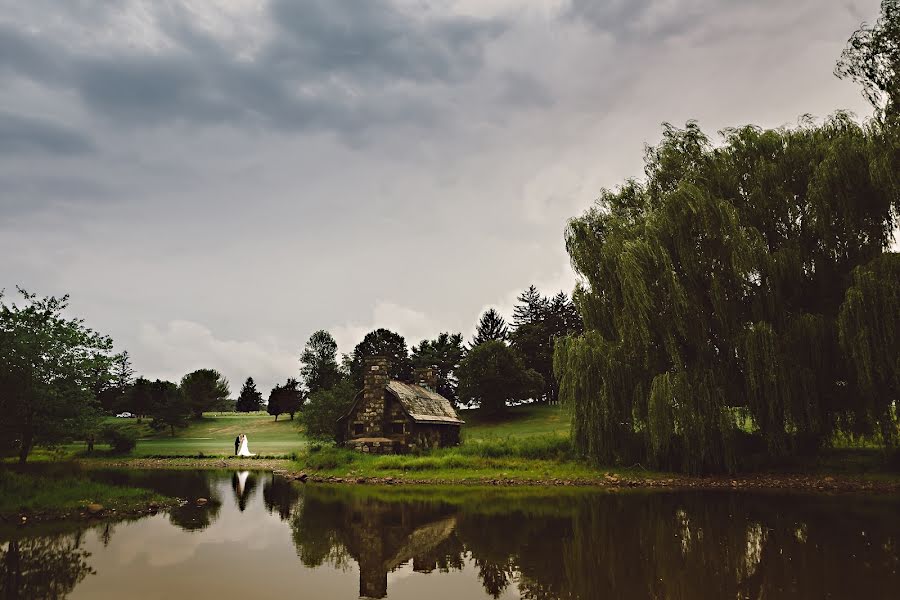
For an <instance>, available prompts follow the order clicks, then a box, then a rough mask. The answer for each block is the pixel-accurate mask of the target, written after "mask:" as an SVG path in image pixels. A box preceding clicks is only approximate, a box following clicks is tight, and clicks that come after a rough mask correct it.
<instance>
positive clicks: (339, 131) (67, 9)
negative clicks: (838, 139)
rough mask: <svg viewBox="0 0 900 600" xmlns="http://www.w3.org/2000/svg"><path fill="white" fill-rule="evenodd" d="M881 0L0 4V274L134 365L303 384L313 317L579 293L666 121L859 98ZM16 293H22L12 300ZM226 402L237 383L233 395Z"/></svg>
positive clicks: (388, 313) (406, 314) (162, 373)
mask: <svg viewBox="0 0 900 600" xmlns="http://www.w3.org/2000/svg"><path fill="white" fill-rule="evenodd" d="M877 14H878V2H877V0H792V1H791V2H785V1H783V0H757V1H755V2H737V1H730V0H653V1H651V0H527V1H526V0H227V1H226V0H221V1H219V2H212V1H200V0H180V1H174V0H171V1H164V0H121V1H112V0H66V1H65V2H63V1H60V0H29V1H28V2H22V1H20V0H0V256H2V260H0V288H5V289H6V294H7V296H12V295H14V293H15V286H16V285H20V286H22V287H25V288H26V289H28V290H30V291H33V292H37V293H39V294H42V295H47V294H63V293H70V294H71V296H72V300H71V307H72V312H73V313H75V314H78V315H80V316H83V317H84V318H85V319H86V320H87V323H88V324H89V325H90V326H92V327H94V328H96V329H98V330H100V331H103V332H104V333H108V334H110V335H112V336H113V338H114V340H115V342H116V345H117V347H118V348H119V349H128V350H129V351H130V352H131V354H132V356H133V358H134V364H135V367H136V369H137V371H138V372H139V373H142V374H144V375H146V376H150V377H154V378H155V377H162V378H169V379H172V380H177V379H178V378H179V377H180V376H181V375H182V374H184V373H186V372H188V371H190V370H193V369H196V368H200V367H213V368H217V369H219V370H220V371H222V372H223V373H225V375H226V376H227V377H228V378H229V380H230V381H231V383H232V388H233V390H236V389H237V388H238V387H239V386H240V382H241V381H242V380H243V379H244V378H245V377H246V376H248V375H252V376H253V377H254V378H256V379H257V381H258V382H259V383H260V384H261V387H263V388H267V387H268V386H271V385H272V384H274V383H275V382H276V381H277V380H282V379H284V378H285V377H288V376H292V375H296V372H297V358H298V356H299V352H300V348H301V347H302V345H303V343H304V342H305V341H306V339H307V338H308V337H309V335H310V334H311V333H312V332H313V331H314V330H315V329H319V328H325V329H328V330H330V331H331V332H332V333H333V334H334V335H335V337H336V338H337V340H338V343H339V345H340V347H341V350H342V351H349V350H351V349H352V347H353V345H354V344H356V343H357V342H358V341H359V340H360V339H361V338H362V336H363V334H365V332H367V331H369V330H371V329H373V328H374V327H379V326H380V327H388V328H391V329H394V330H396V331H398V332H400V333H401V334H403V335H404V336H406V338H407V341H408V342H411V343H412V342H415V341H418V340H419V339H421V338H423V337H428V336H433V335H435V334H437V333H438V332H440V331H448V330H449V331H462V332H463V333H464V334H465V335H466V336H469V335H470V334H471V332H472V330H473V328H474V325H475V321H476V320H477V318H478V316H479V314H480V312H481V311H482V310H483V309H484V308H485V307H487V306H496V307H498V308H500V309H501V310H502V311H503V312H504V313H506V314H508V313H509V312H510V309H511V306H512V303H513V301H514V299H515V296H516V295H517V294H518V293H519V291H521V290H522V289H523V288H525V287H526V286H527V285H528V284H530V283H535V284H537V285H538V286H539V287H540V288H541V289H542V290H544V291H545V292H547V293H554V292H556V291H559V290H560V289H562V290H565V291H567V292H568V291H570V290H571V288H572V286H573V285H574V281H575V280H574V276H573V274H572V272H571V269H570V267H569V265H568V260H567V256H566V254H565V249H564V247H563V230H564V228H565V224H566V220H567V219H568V218H570V217H572V216H574V215H576V214H578V213H580V212H581V211H583V210H584V209H585V208H587V207H588V206H589V205H590V204H591V202H592V201H593V200H594V199H595V198H596V197H597V196H598V193H599V191H600V189H602V188H604V187H614V186H616V185H617V184H619V183H621V182H622V181H623V180H624V179H625V178H626V177H630V176H639V175H640V173H641V168H642V154H643V146H644V144H645V143H647V142H650V143H655V142H656V141H657V140H658V139H659V136H660V124H661V123H662V122H671V123H673V124H676V125H683V124H684V122H685V121H686V120H688V119H697V120H698V121H699V122H700V124H701V126H702V127H703V128H704V130H705V131H707V132H709V133H710V134H712V133H714V132H715V131H717V130H719V129H721V128H723V127H727V126H731V125H742V124H746V123H755V124H759V125H763V126H767V127H775V126H780V125H791V124H794V123H796V121H797V119H798V117H799V116H800V115H802V114H804V113H810V114H812V115H815V116H818V117H822V116H825V115H827V114H829V113H831V112H833V111H834V110H835V109H838V108H846V109H849V110H851V111H854V112H856V113H857V114H858V115H860V116H865V115H867V114H868V112H869V109H868V107H867V106H866V104H865V103H864V101H863V99H862V97H861V95H860V93H859V90H858V89H857V88H856V87H855V85H854V84H852V83H850V82H842V81H839V80H837V79H836V78H834V76H833V75H832V70H833V67H834V63H835V61H836V60H837V58H838V56H839V54H840V51H841V49H842V48H843V45H844V42H845V41H846V39H847V38H848V37H849V35H850V34H851V32H852V31H853V30H854V29H855V28H856V27H858V26H859V24H860V22H861V21H863V20H869V21H871V20H874V18H875V17H876V16H877ZM11 292H12V293H11ZM235 393H236V391H235Z"/></svg>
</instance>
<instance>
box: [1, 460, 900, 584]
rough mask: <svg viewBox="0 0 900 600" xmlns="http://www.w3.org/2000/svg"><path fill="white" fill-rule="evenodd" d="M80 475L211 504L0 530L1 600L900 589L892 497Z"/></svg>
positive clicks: (896, 507)
mask: <svg viewBox="0 0 900 600" xmlns="http://www.w3.org/2000/svg"><path fill="white" fill-rule="evenodd" d="M91 476H92V477H98V478H103V479H105V480H108V481H113V482H119V483H132V484H136V485H142V486H144V487H150V488H153V489H156V490H158V491H160V492H163V493H166V494H171V495H177V496H179V497H185V498H199V497H202V498H208V499H209V500H210V501H209V503H208V504H206V505H205V506H202V507H198V506H196V504H194V503H192V504H188V505H185V506H183V507H181V508H177V509H175V510H172V511H170V512H168V513H165V514H158V515H154V516H148V517H145V518H140V519H134V520H129V521H121V522H117V523H103V524H99V525H98V524H95V525H87V524H83V523H79V524H75V523H72V524H59V525H54V526H51V527H47V526H41V527H38V528H25V529H20V530H5V533H0V598H3V599H11V598H72V599H78V598H89V599H92V600H98V599H106V598H109V599H113V598H114V599H116V600H121V599H123V598H129V599H132V598H133V599H145V598H147V599H149V598H153V599H173V598H242V599H244V598H247V599H249V598H253V599H258V598H259V599H262V598H279V599H283V598H303V599H313V598H334V599H343V598H351V599H352V598H359V597H365V598H390V599H391V600H401V599H413V598H415V599H421V598H426V599H428V600H441V599H453V600H460V599H466V598H475V599H480V598H527V599H534V600H544V599H547V600H549V599H557V598H565V599H594V598H597V599H600V598H677V599H686V600H687V599H704V598H767V599H771V598H897V597H900V575H898V570H900V500H898V499H897V498H883V497H882V498H874V497H864V496H846V495H845V496H834V497H828V496H806V495H784V494H781V495H774V494H749V493H727V492H719V493H707V492H665V493H658V492H657V493H648V492H622V491H619V492H602V491H587V490H575V489H562V490H560V489H549V490H548V489H530V488H514V489H497V488H490V489H483V488H478V489H476V488H463V489H458V488H457V489H446V488H445V489H440V488H435V489H422V488H401V487H393V488H392V487H387V488H384V487H382V488H372V487H364V486H347V487H334V486H314V485H307V486H303V485H301V484H296V483H293V482H287V481H284V480H282V479H279V478H277V477H274V476H273V475H272V474H270V473H263V472H241V473H230V472H178V471H153V472H106V473H95V474H92V475H91ZM0 531H3V530H0Z"/></svg>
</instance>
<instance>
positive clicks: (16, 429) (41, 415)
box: [0, 289, 112, 463]
mask: <svg viewBox="0 0 900 600" xmlns="http://www.w3.org/2000/svg"><path fill="white" fill-rule="evenodd" d="M19 293H20V294H21V295H22V298H23V300H24V303H23V304H22V305H21V306H20V305H17V304H16V303H9V304H7V303H5V302H3V297H2V295H0V415H2V419H0V438H3V439H5V440H7V444H4V445H9V446H14V447H15V449H16V450H17V453H18V455H19V462H21V463H24V462H25V461H26V460H27V459H28V454H29V453H30V452H31V450H32V448H34V446H35V445H54V444H58V443H60V442H64V441H66V440H70V439H73V437H74V436H76V435H78V434H79V433H81V432H84V431H86V430H88V429H92V428H93V427H94V424H95V423H96V420H97V418H98V416H99V412H98V405H97V401H96V396H95V387H94V386H95V382H96V376H97V373H109V369H110V365H111V361H112V357H111V355H110V352H111V350H112V341H111V340H110V339H109V338H108V337H106V336H103V335H100V334H98V333H96V332H94V331H92V330H91V329H88V328H87V327H85V326H84V325H83V322H82V321H81V320H80V319H69V318H66V317H65V316H64V315H63V311H64V310H65V309H66V307H67V306H68V296H63V297H62V298H54V297H52V296H50V297H47V298H39V297H37V296H36V295H34V294H30V293H28V292H26V291H25V290H22V289H19Z"/></svg>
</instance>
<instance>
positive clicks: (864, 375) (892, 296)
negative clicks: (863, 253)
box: [838, 254, 900, 447]
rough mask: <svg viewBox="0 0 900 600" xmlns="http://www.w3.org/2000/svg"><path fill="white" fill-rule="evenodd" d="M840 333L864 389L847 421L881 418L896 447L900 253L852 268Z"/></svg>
mask: <svg viewBox="0 0 900 600" xmlns="http://www.w3.org/2000/svg"><path fill="white" fill-rule="evenodd" d="M838 334H839V336H840V343H841V347H842V348H843V349H844V351H845V353H846V354H847V357H848V358H849V361H850V364H851V367H852V376H853V378H854V383H855V386H854V387H855V388H856V389H857V390H858V394H859V396H858V398H857V401H856V402H855V403H854V404H853V410H854V412H853V413H852V414H851V415H850V416H851V417H854V419H853V420H852V421H850V422H849V423H848V425H849V426H850V427H853V426H854V425H855V424H857V423H862V424H863V427H865V425H866V424H868V423H878V424H879V425H880V426H881V427H880V430H879V431H878V433H880V434H881V436H882V438H883V439H884V443H885V444H886V445H887V446H889V447H893V446H895V445H896V442H897V428H896V427H894V426H893V424H894V423H896V417H897V408H898V403H900V254H885V255H883V256H880V257H878V258H877V259H875V260H873V261H872V262H871V263H869V264H867V265H863V266H859V267H857V268H856V269H855V270H854V271H853V279H852V284H851V286H850V288H849V289H848V290H847V294H846V299H845V300H844V303H843V305H842V306H841V311H840V314H839V315H838Z"/></svg>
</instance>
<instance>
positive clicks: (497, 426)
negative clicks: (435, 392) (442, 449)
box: [459, 405, 570, 441]
mask: <svg viewBox="0 0 900 600" xmlns="http://www.w3.org/2000/svg"><path fill="white" fill-rule="evenodd" d="M459 412H460V415H459V416H460V418H461V419H462V420H463V421H465V422H466V424H465V425H463V428H462V432H463V440H464V441H475V440H489V439H502V438H519V437H527V436H533V435H547V434H557V435H565V436H568V435H569V423H570V417H569V413H568V412H567V411H566V409H564V408H562V407H560V406H546V405H525V406H515V407H512V408H510V409H508V410H507V412H506V414H505V415H504V416H503V417H502V419H500V420H496V419H485V418H484V417H483V416H482V415H480V414H479V412H478V411H477V410H461V411H459Z"/></svg>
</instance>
